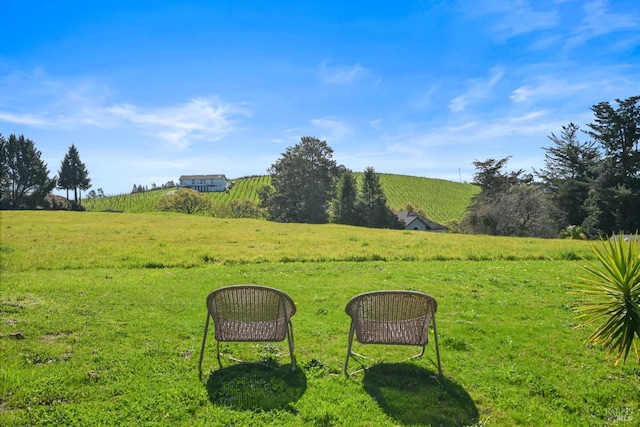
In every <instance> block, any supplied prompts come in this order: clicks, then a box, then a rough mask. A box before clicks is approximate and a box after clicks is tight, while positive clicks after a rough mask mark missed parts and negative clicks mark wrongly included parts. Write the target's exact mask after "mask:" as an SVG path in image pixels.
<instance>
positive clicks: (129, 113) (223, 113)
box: [106, 98, 249, 148]
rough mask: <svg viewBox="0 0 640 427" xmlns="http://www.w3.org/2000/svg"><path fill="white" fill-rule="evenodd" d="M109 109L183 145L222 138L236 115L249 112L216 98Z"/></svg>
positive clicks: (117, 106) (133, 123) (150, 132)
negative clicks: (152, 107) (150, 107)
mask: <svg viewBox="0 0 640 427" xmlns="http://www.w3.org/2000/svg"><path fill="white" fill-rule="evenodd" d="M106 111H107V112H108V113H110V114H112V115H113V116H115V117H118V118H120V119H121V120H122V121H123V122H124V123H130V124H132V125H134V126H136V127H138V128H140V129H142V130H143V132H145V133H148V134H151V135H157V136H159V137H160V138H162V139H163V140H165V141H167V142H169V143H171V144H173V145H176V146H178V147H182V148H184V147H186V146H188V145H189V144H190V143H191V142H194V141H196V140H199V141H219V140H220V139H222V138H224V137H225V136H226V135H228V134H229V133H231V132H232V131H233V130H234V125H235V121H234V119H233V117H234V116H237V115H249V112H247V111H245V110H243V109H241V108H238V107H236V106H234V105H231V104H223V103H221V102H220V101H218V100H217V99H215V98H194V99H191V100H189V102H187V103H186V104H182V105H176V106H170V107H162V108H156V109H142V108H138V107H135V106H132V105H116V106H113V107H109V108H107V109H106Z"/></svg>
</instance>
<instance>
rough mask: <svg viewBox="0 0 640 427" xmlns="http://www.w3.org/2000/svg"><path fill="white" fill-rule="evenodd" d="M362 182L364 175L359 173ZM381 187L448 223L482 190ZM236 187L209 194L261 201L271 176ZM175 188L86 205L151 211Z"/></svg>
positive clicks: (417, 184) (401, 182)
mask: <svg viewBox="0 0 640 427" xmlns="http://www.w3.org/2000/svg"><path fill="white" fill-rule="evenodd" d="M356 176H357V177H358V179H362V176H363V174H362V173H356ZM379 177H380V182H381V183H382V188H383V190H384V192H385V194H386V196H387V200H388V203H389V205H390V206H391V208H393V209H394V210H400V209H403V208H404V207H405V206H406V205H407V203H411V204H412V205H413V206H415V207H416V208H419V209H422V210H423V211H425V212H426V213H427V216H428V217H429V219H431V220H433V221H436V222H440V223H445V222H447V221H451V220H460V219H461V218H462V217H463V216H464V213H465V210H466V208H467V206H469V202H470V201H471V198H472V197H473V196H474V195H475V194H477V193H478V191H479V188H478V187H477V186H475V185H472V184H461V183H457V182H452V181H445V180H442V179H432V178H422V177H416V176H409V175H394V174H379ZM232 181H233V182H234V186H233V188H232V189H231V190H230V191H229V192H228V193H208V196H209V197H211V199H212V201H213V203H214V205H221V204H226V203H230V202H231V201H233V200H243V199H249V200H251V201H253V202H256V203H257V202H258V190H259V189H260V188H261V187H263V186H265V185H269V184H270V182H271V178H270V177H269V176H268V175H260V176H250V177H242V178H237V179H233V180H232ZM172 190H173V189H162V190H153V191H147V192H144V193H135V194H120V195H116V196H109V197H105V198H98V199H88V200H85V201H84V202H83V204H84V206H85V207H86V209H87V210H88V211H106V210H118V211H124V212H130V213H142V212H152V211H154V210H155V205H156V202H157V201H158V199H159V198H160V197H162V196H163V195H164V194H166V193H167V192H169V191H172Z"/></svg>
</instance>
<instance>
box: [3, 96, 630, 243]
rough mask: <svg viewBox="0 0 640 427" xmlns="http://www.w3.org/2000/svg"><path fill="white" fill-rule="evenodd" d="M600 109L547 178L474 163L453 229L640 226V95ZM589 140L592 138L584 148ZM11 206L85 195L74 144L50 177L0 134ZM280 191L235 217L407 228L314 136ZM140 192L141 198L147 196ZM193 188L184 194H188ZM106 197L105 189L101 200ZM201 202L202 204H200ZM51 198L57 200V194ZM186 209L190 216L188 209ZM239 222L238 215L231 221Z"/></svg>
mask: <svg viewBox="0 0 640 427" xmlns="http://www.w3.org/2000/svg"><path fill="white" fill-rule="evenodd" d="M615 101H616V103H617V105H616V106H613V105H611V104H610V103H609V102H601V103H599V104H596V105H594V106H592V107H591V110H592V111H593V114H594V120H593V122H592V123H590V124H588V125H587V126H588V129H587V130H584V131H583V130H581V129H580V128H579V126H577V125H576V124H574V123H569V124H568V125H566V126H563V128H562V132H561V133H560V134H559V135H556V134H554V133H551V134H550V135H549V136H548V138H549V140H550V141H551V142H552V145H551V146H549V147H543V150H544V152H545V159H544V167H543V168H542V169H541V170H539V171H538V170H533V172H531V173H529V172H525V171H524V170H517V171H510V172H508V171H506V167H507V164H508V161H509V159H510V157H505V158H502V159H487V160H483V161H479V160H476V161H474V162H473V164H474V166H475V168H476V173H475V174H474V181H473V182H474V184H476V185H478V186H480V189H481V191H480V193H479V194H478V195H477V196H475V197H474V198H473V200H472V204H471V206H470V207H469V209H468V212H467V214H466V216H465V217H464V218H463V219H462V221H460V223H459V224H454V227H453V231H458V232H463V233H482V234H492V235H504V236H532V237H557V236H558V235H561V236H562V235H564V236H566V237H574V238H587V237H589V238H591V237H599V236H603V235H609V234H612V233H616V232H620V231H622V232H625V233H635V232H637V230H638V229H639V228H640V149H639V146H638V145H639V141H640V105H639V104H640V96H634V97H630V98H628V99H625V100H620V99H616V100H615ZM581 135H586V136H587V138H588V139H586V140H581V138H580V136H581ZM0 154H1V155H2V162H1V166H2V170H1V172H2V173H1V177H2V178H1V186H2V199H1V200H0V202H1V203H2V206H3V207H36V206H45V205H46V203H47V197H48V195H49V193H50V192H51V190H52V189H53V188H55V187H57V188H60V189H66V190H67V198H68V195H69V191H71V190H73V192H74V201H75V203H76V204H78V205H79V204H80V197H79V192H80V191H82V190H87V189H88V188H89V187H90V180H89V177H88V171H87V169H86V166H85V165H84V164H83V163H82V162H81V161H80V158H79V154H78V151H77V149H76V147H75V146H74V145H72V146H71V147H70V148H69V152H68V153H67V155H65V158H64V160H63V161H62V163H61V166H60V171H59V173H58V176H57V177H54V178H53V179H49V177H48V175H49V171H48V170H47V166H46V164H44V162H42V160H41V159H40V155H41V153H40V152H39V151H38V150H36V149H35V146H34V144H33V142H32V141H30V140H29V139H25V138H24V136H19V137H17V136H15V135H10V136H9V138H8V139H6V138H4V137H3V136H2V135H0ZM267 171H268V173H269V175H270V178H271V185H269V186H265V187H263V188H261V189H260V190H259V194H258V196H259V203H258V205H257V206H253V205H251V206H249V204H252V203H253V202H250V201H243V202H242V204H240V205H238V206H234V209H233V212H235V211H237V212H241V213H242V215H243V216H245V217H246V216H252V217H256V216H260V217H264V218H267V219H269V220H272V221H277V222H299V223H312V224H322V223H328V222H334V223H338V224H348V225H357V226H367V227H377V228H402V227H403V224H401V223H400V222H399V220H398V219H397V217H396V215H395V213H394V212H392V211H391V209H390V208H389V207H388V206H387V199H386V196H385V194H384V191H383V189H382V186H381V184H380V180H379V177H378V175H377V174H376V173H375V170H374V169H373V168H372V167H368V168H367V169H366V170H365V171H364V176H363V179H362V180H361V182H358V180H357V179H356V178H355V176H354V174H353V172H352V171H350V170H349V169H347V168H346V167H345V166H343V165H338V164H337V163H336V162H335V160H333V150H332V148H331V147H330V146H329V145H328V144H327V142H326V141H321V140H319V139H317V138H314V137H310V136H306V137H302V138H301V140H300V143H298V144H297V145H295V146H293V147H288V148H287V149H286V151H285V152H284V153H282V155H281V157H280V158H279V159H278V160H277V161H276V162H275V163H274V164H273V165H271V167H270V168H269V169H268V170H267ZM141 187H142V186H134V191H132V192H139V191H146V188H141ZM182 191H186V190H180V192H182ZM103 194H104V193H103V192H102V191H101V189H99V191H98V193H96V196H97V197H100V195H103ZM199 196H203V197H202V198H200V197H199ZM49 197H50V196H49ZM181 203H182V204H184V205H185V206H187V208H186V209H182V208H181V207H180V206H179V205H180V204H181ZM158 208H159V209H161V210H175V211H179V212H182V211H184V212H188V213H193V212H202V211H207V209H209V205H208V204H207V202H206V201H205V200H204V195H198V194H189V195H186V194H180V195H177V194H176V195H172V196H171V197H168V198H166V199H164V200H163V201H162V203H160V204H159V206H158ZM230 214H232V213H230Z"/></svg>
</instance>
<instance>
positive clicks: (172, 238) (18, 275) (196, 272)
mask: <svg viewBox="0 0 640 427" xmlns="http://www.w3.org/2000/svg"><path fill="white" fill-rule="evenodd" d="M0 224H1V233H2V234H1V235H0V237H1V243H0V256H1V258H0V260H1V274H2V276H1V286H0V334H1V336H0V425H91V426H94V425H172V426H173V425H185V426H191V425H214V426H215V425H220V426H226V425H236V426H242V425H247V426H253V425H277V426H280V425H285V426H289V425H290V426H298V425H309V426H332V425H335V426H352V425H353V426H394V425H429V424H431V425H444V426H457V425H474V424H475V425H497V426H513V425H535V426H538V425H539V426H548V425H557V426H574V425H575V426H593V425H596V426H598V425H602V426H605V425H607V426H608V425H629V426H631V425H637V424H638V421H639V420H640V407H639V402H640V367H639V365H638V363H637V362H636V361H635V360H634V359H633V358H630V359H629V360H628V361H627V363H626V364H625V365H622V364H621V365H619V366H618V367H614V366H613V360H604V359H603V356H604V351H603V350H602V349H600V348H592V347H589V346H585V345H584V343H583V342H584V339H585V338H586V336H587V335H588V333H589V332H590V331H588V330H585V329H582V328H576V320H575V315H574V313H573V312H572V308H573V307H575V306H576V304H578V303H579V300H578V297H577V296H576V295H575V294H573V293H572V289H571V286H570V284H571V282H572V281H573V279H574V277H575V276H576V275H578V274H579V273H580V272H581V267H580V265H581V264H583V261H581V260H579V258H580V257H590V252H589V243H586V242H574V241H561V240H537V239H506V238H489V237H480V236H461V235H450V234H437V235H436V234H428V233H422V232H407V231H392V230H369V229H364V228H356V227H345V226H335V225H322V226H313V225H302V224H274V223H269V222H266V221H254V220H216V219H212V218H206V217H191V216H181V215H165V214H152V215H148V214H135V215H134V214H131V215H128V214H107V213H70V212H28V211H23V212H16V211H2V212H0ZM237 283H257V284H262V285H266V286H272V287H276V288H278V289H281V290H283V291H285V292H287V293H288V294H289V295H291V296H292V297H293V299H294V301H295V302H296V306H297V309H298V312H297V313H296V315H295V316H294V317H293V327H294V336H295V344H296V350H295V353H296V357H297V359H298V360H297V362H298V363H297V367H298V369H297V370H296V371H295V373H293V374H291V373H289V371H288V369H286V368H287V367H288V364H289V363H290V361H289V357H288V350H287V346H286V343H284V342H282V343H275V344H272V343H261V344H251V343H236V344H228V343H224V344H223V346H222V347H223V350H224V352H225V354H228V355H233V356H235V357H239V358H241V359H245V360H253V361H257V360H268V361H272V362H273V361H275V362H276V363H278V364H279V365H282V366H283V367H284V369H281V370H271V369H267V368H263V367H261V366H260V365H253V364H249V365H246V364H242V365H239V364H236V363H233V362H231V361H229V360H227V359H226V358H225V359H223V364H224V366H223V367H222V368H219V366H218V363H217V361H216V359H215V341H214V339H213V334H212V333H211V335H210V336H209V340H208V342H207V348H206V352H205V359H204V365H205V368H206V370H205V376H204V378H203V379H202V381H200V380H199V379H198V370H197V364H198V357H199V355H200V354H199V352H200V344H201V340H202V332H203V328H204V322H205V316H206V308H205V297H206V295H207V294H208V293H209V292H210V291H211V290H212V289H215V288H217V287H220V286H225V285H230V284H237ZM378 289H412V290H419V291H424V292H427V293H429V294H431V295H433V296H434V297H435V298H436V299H437V300H438V303H439V311H438V313H437V319H438V330H439V332H440V347H441V348H440V350H441V355H442V364H443V371H444V375H445V377H444V378H442V379H440V378H438V377H437V375H436V373H437V368H436V365H435V351H434V348H433V346H432V343H430V344H429V346H428V347H427V351H426V354H425V357H423V358H421V359H417V360H416V361H414V362H412V363H404V364H399V363H395V362H397V361H399V360H401V359H403V358H405V357H407V356H410V355H412V354H414V353H415V352H416V349H415V348H411V347H389V346H373V345H372V346H362V345H359V346H357V348H356V349H355V350H356V351H357V352H360V353H364V354H366V355H368V356H370V357H373V358H375V359H376V360H377V361H378V362H366V363H368V364H369V366H370V369H369V370H368V371H366V372H365V373H360V374H356V375H354V376H353V377H350V378H345V377H344V375H343V374H342V373H341V371H342V363H343V361H344V357H345V355H346V344H347V332H348V328H349V318H348V316H347V315H346V314H345V313H344V307H345V305H346V303H347V301H348V300H349V299H350V298H351V297H352V296H354V295H356V294H358V293H360V292H366V291H371V290H378ZM352 364H353V367H354V368H356V367H357V361H353V362H352Z"/></svg>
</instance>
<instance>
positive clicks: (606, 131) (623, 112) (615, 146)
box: [587, 96, 640, 234]
mask: <svg viewBox="0 0 640 427" xmlns="http://www.w3.org/2000/svg"><path fill="white" fill-rule="evenodd" d="M616 102H617V103H618V108H613V107H612V106H611V105H610V104H609V103H608V102H601V103H599V104H596V105H594V106H593V107H592V108H591V110H592V111H593V112H594V114H595V120H594V122H593V123H591V124H589V125H588V126H589V128H591V130H590V131H588V132H587V134H588V135H589V136H591V137H592V138H594V140H595V142H596V143H598V144H599V145H600V147H601V148H602V150H603V151H604V161H603V163H602V170H601V172H600V175H599V177H598V179H597V180H596V181H595V183H594V185H593V186H592V191H591V192H590V196H591V198H592V200H590V206H591V218H590V221H591V222H593V223H596V224H597V226H596V227H597V229H599V230H600V231H601V232H603V233H607V234H609V233H615V232H618V231H624V232H631V233H633V232H635V231H636V230H638V227H639V226H640V151H639V147H638V144H639V142H640V96H634V97H631V98H628V99H625V100H620V99H616ZM596 216H597V220H594V217H596Z"/></svg>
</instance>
